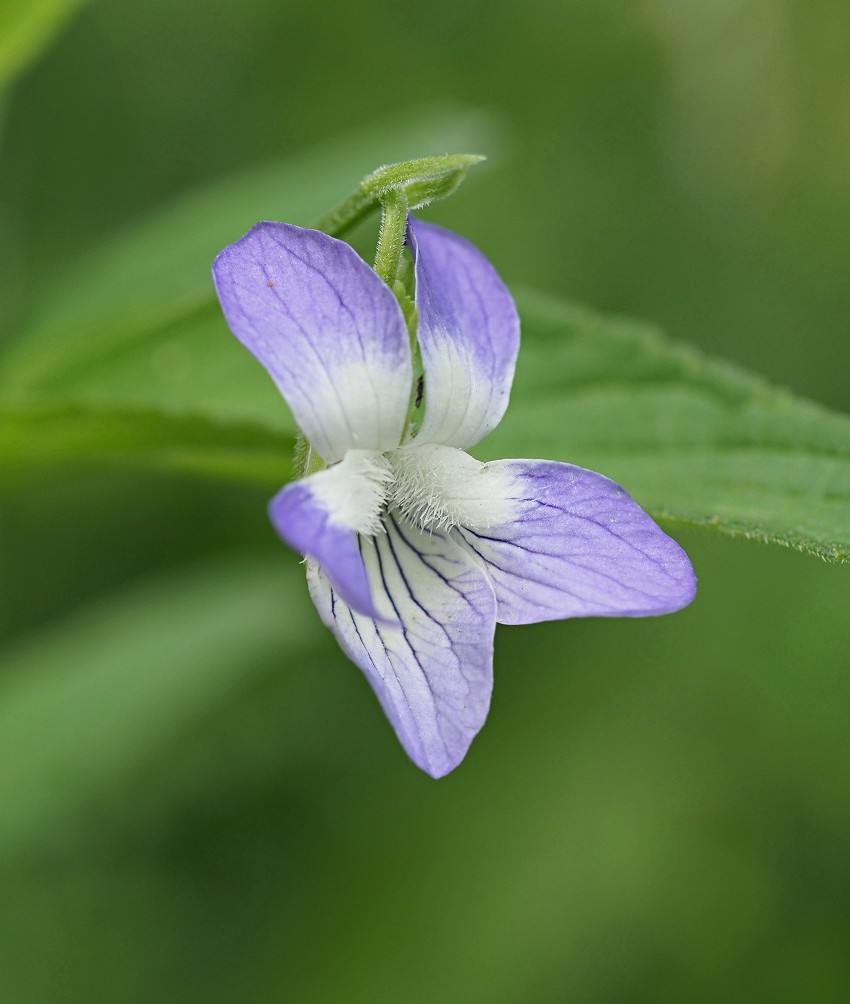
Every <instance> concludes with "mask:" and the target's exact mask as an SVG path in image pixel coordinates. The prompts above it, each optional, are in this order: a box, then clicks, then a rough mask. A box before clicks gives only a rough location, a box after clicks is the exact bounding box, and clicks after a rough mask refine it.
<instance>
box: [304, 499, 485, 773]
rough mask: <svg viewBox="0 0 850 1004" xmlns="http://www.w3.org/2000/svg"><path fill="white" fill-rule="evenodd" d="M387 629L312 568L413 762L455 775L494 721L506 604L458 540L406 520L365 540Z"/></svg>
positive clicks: (334, 624)
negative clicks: (500, 605) (498, 643)
mask: <svg viewBox="0 0 850 1004" xmlns="http://www.w3.org/2000/svg"><path fill="white" fill-rule="evenodd" d="M361 546H362V552H363V558H364V561H365V566H366V573H367V575H368V577H369V582H370V585H371V590H372V596H373V599H374V602H375V605H376V607H377V609H378V612H379V613H380V614H381V616H382V617H383V618H386V620H387V621H390V620H394V621H395V622H396V623H386V622H384V621H381V622H378V621H375V620H374V619H371V618H369V617H364V616H361V615H360V614H357V613H355V612H354V611H353V610H351V608H350V607H349V606H348V605H347V604H346V603H345V602H344V601H343V599H342V597H341V596H340V595H339V594H338V592H337V591H336V590H335V589H334V588H333V585H332V584H331V582H330V581H329V577H328V576H327V574H326V573H325V572H324V571H323V570H322V569H321V568H320V567H319V566H318V565H316V564H315V563H313V562H308V566H307V567H308V582H309V586H310V595H311V597H312V598H313V602H314V603H315V604H316V608H317V609H318V611H319V614H320V615H321V617H322V620H323V621H324V622H325V624H327V626H328V627H329V628H331V630H332V631H333V633H334V635H335V636H336V638H337V641H338V642H339V644H340V646H341V647H342V649H343V651H344V652H345V653H346V655H347V656H348V657H349V658H350V659H351V660H352V661H353V662H354V663H356V665H357V666H359V667H360V669H361V670H362V671H363V673H364V674H365V675H366V678H367V679H368V680H369V683H370V684H371V685H372V687H373V689H374V691H375V693H376V694H377V696H378V699H379V701H380V702H381V705H382V706H383V708H384V711H385V713H386V715H387V717H388V718H389V720H390V723H391V724H392V726H393V728H394V729H395V731H396V734H397V736H398V738H399V740H400V742H401V744H402V746H403V747H404V748H405V750H406V751H407V754H408V755H409V756H410V758H411V759H412V760H413V762H414V763H415V764H416V765H417V766H418V767H420V768H421V769H422V770H424V771H425V772H426V773H427V774H430V775H431V776H432V777H442V776H443V775H444V774H447V773H448V772H449V771H450V770H453V769H454V768H455V767H456V766H457V765H458V764H459V763H460V761H461V760H462V759H463V758H464V756H465V755H466V752H467V750H468V749H469V745H470V743H471V742H472V740H473V738H474V736H475V735H476V733H477V732H478V731H479V729H480V728H481V726H482V725H483V724H484V720H485V719H486V717H487V711H488V709H489V707H490V695H491V692H492V688H493V633H494V630H495V625H496V600H495V597H494V595H493V588H492V586H491V585H490V583H489V582H488V581H487V577H486V576H485V575H484V573H483V572H482V571H481V570H480V569H479V568H478V567H477V565H476V564H475V563H474V562H473V561H472V559H471V558H470V557H469V556H468V555H467V554H466V553H465V552H464V551H463V550H462V549H461V548H460V547H459V546H458V545H457V544H455V543H454V542H453V541H451V540H449V539H448V538H447V537H446V536H444V535H443V534H440V533H436V532H435V533H423V532H422V531H421V530H418V529H416V528H414V527H413V526H411V525H410V524H409V523H408V522H407V521H406V520H404V519H403V518H402V517H400V516H398V514H392V513H391V514H390V515H389V517H388V518H387V532H386V534H379V535H378V536H376V537H374V538H369V539H363V538H361Z"/></svg>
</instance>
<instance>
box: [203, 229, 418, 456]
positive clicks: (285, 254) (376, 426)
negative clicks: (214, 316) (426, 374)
mask: <svg viewBox="0 0 850 1004" xmlns="http://www.w3.org/2000/svg"><path fill="white" fill-rule="evenodd" d="M213 279H214V281H215V287H216V291H217V292H218V296H219V299H220V301H221V307H222V310H223V311H224V316H225V317H226V319H227V323H228V324H229V325H230V329H231V331H232V332H233V333H234V334H235V335H236V337H237V338H238V339H239V341H241V342H242V344H243V345H245V347H246V348H248V349H249V350H250V351H251V352H252V353H253V354H254V355H255V356H256V358H257V359H258V360H259V361H260V362H261V363H262V364H263V366H265V368H266V370H267V371H268V372H269V374H270V376H271V377H272V379H273V380H274V381H275V383H276V384H277V386H278V388H279V389H280V392H281V394H283V396H284V397H285V398H286V401H287V403H288V404H289V407H290V408H291V409H292V412H293V414H294V416H295V419H296V421H297V422H298V424H299V425H300V427H301V428H302V429H303V431H304V434H305V435H306V436H307V438H308V439H309V440H310V443H311V444H312V445H313V447H314V448H315V450H316V452H317V453H318V454H319V455H320V456H321V457H322V458H323V459H324V460H325V461H327V462H328V463H332V462H334V461H336V460H339V459H340V458H341V457H342V456H343V455H344V453H345V452H346V450H348V449H350V448H352V447H361V448H364V449H375V450H390V449H392V448H393V447H395V446H398V444H399V440H400V438H401V434H402V431H403V426H404V420H405V415H406V413H407V405H408V401H409V398H410V389H411V381H412V370H411V361H410V344H409V339H408V335H407V329H406V327H405V323H404V318H403V316H402V313H401V310H400V308H399V306H398V303H397V302H396V299H395V297H394V296H393V294H392V292H391V291H390V290H389V289H388V288H387V286H386V285H385V284H384V283H383V282H382V281H381V279H379V278H378V276H377V275H376V274H375V273H374V272H373V271H372V269H370V268H369V266H368V265H367V264H366V262H364V261H363V259H362V258H360V257H359V256H358V255H357V253H356V252H355V251H354V250H353V249H352V248H351V247H349V246H348V245H347V244H345V243H343V242H342V241H338V240H335V239H334V238H332V237H328V235H327V234H323V233H320V232H319V231H317V230H304V229H302V228H301V227H295V226H291V225H290V224H288V223H258V224H257V225H256V226H255V227H252V229H251V230H249V231H248V233H247V234H245V236H244V237H242V238H240V240H238V241H236V243H235V244H230V245H229V246H228V247H226V248H225V249H224V250H223V251H222V252H221V253H220V254H219V255H218V257H217V258H216V260H215V262H214V263H213Z"/></svg>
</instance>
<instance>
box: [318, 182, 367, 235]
mask: <svg viewBox="0 0 850 1004" xmlns="http://www.w3.org/2000/svg"><path fill="white" fill-rule="evenodd" d="M377 207H378V198H377V196H376V195H375V194H374V193H372V192H367V191H366V190H365V189H364V188H363V187H362V186H361V187H360V188H358V189H357V191H356V192H353V193H352V194H351V195H349V197H348V198H347V199H345V200H343V201H342V202H340V204H339V205H338V206H336V207H335V208H334V209H332V210H331V211H330V212H328V213H325V215H324V216H321V217H319V219H318V220H316V222H315V223H313V229H314V230H321V231H323V232H324V233H326V234H328V235H329V236H330V237H342V235H343V234H345V233H347V232H348V231H349V230H350V229H351V228H352V227H354V226H356V225H357V224H358V223H359V222H360V221H361V220H364V219H366V217H367V216H368V215H369V213H371V212H372V210H373V209H376V208H377Z"/></svg>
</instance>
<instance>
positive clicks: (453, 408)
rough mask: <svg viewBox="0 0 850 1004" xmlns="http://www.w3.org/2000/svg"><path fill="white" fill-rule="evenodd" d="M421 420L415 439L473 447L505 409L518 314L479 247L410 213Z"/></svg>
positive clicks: (510, 378) (516, 342) (511, 380)
mask: <svg viewBox="0 0 850 1004" xmlns="http://www.w3.org/2000/svg"><path fill="white" fill-rule="evenodd" d="M408 243H409V245H410V249H411V252H412V254H413V260H414V264H415V267H416V309H417V311H418V313H419V346H420V349H421V352H422V365H423V370H424V373H425V417H424V419H423V421H422V425H421V428H420V430H419V434H418V437H417V442H422V443H442V444H444V445H446V446H457V447H460V448H461V449H466V448H467V447H470V446H474V445H475V443H477V442H479V440H481V439H483V438H484V436H486V435H487V433H488V432H490V430H491V429H494V428H495V427H496V426H497V425H498V424H499V421H500V420H501V418H502V415H504V413H505V408H507V406H508V397H509V396H510V391H511V383H512V382H513V378H514V367H515V365H516V356H517V351H518V350H519V317H518V315H517V312H516V307H515V306H514V302H513V300H512V298H511V295H510V293H509V292H508V290H507V287H506V286H505V284H504V283H503V282H502V280H501V279H500V278H499V276H498V275H497V273H496V270H495V269H494V268H493V266H492V265H491V264H490V262H488V261H487V259H486V258H485V257H484V255H483V254H481V252H480V251H479V250H478V249H477V248H475V247H473V246H472V244H470V243H469V242H468V241H465V240H464V239H463V238H462V237H458V236H457V234H453V233H451V232H450V231H448V230H443V229H441V228H440V227H435V226H434V225H433V224H430V223H422V222H421V221H420V220H415V219H413V218H412V217H411V218H410V220H409V224H408Z"/></svg>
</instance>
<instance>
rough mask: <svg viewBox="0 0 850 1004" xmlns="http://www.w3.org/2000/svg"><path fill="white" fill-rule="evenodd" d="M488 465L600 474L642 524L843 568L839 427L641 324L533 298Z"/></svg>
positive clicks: (843, 435)
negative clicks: (737, 539) (790, 552)
mask: <svg viewBox="0 0 850 1004" xmlns="http://www.w3.org/2000/svg"><path fill="white" fill-rule="evenodd" d="M520 306H521V313H522V316H523V349H522V351H521V353H520V360H519V368H518V372H517V378H516V382H515V385H514V392H513V396H512V403H511V407H510V408H509V409H508V412H507V415H506V416H505V418H504V420H503V422H502V424H501V425H500V426H499V428H498V429H496V431H495V432H494V433H493V434H492V436H491V437H489V438H488V439H487V441H486V443H485V444H484V447H485V451H484V452H485V453H486V456H487V457H488V458H493V457H498V456H529V457H531V456H535V457H551V458H553V459H557V460H564V461H569V462H570V463H574V464H579V465H581V466H584V467H589V468H592V469H594V470H598V471H601V472H602V473H604V474H606V475H608V476H609V477H611V478H613V479H614V480H616V481H619V482H621V483H622V484H623V485H624V487H626V488H627V490H628V491H629V492H630V493H631V494H632V495H633V496H634V497H635V498H636V499H637V500H638V501H639V502H640V503H641V504H642V505H643V506H645V507H646V508H647V509H648V510H649V511H650V512H652V513H653V515H655V516H657V517H659V518H662V519H665V520H668V521H671V522H678V523H683V524H689V525H696V526H705V527H713V528H715V529H717V530H720V531H722V532H723V533H726V534H731V535H733V536H743V537H748V538H753V539H757V540H763V541H769V542H772V543H778V544H784V545H786V546H789V547H793V548H797V549H798V550H800V551H805V552H808V553H810V554H815V555H817V556H819V557H821V558H825V559H828V560H833V561H847V560H848V559H850V418H848V417H847V416H845V415H839V414H835V413H832V412H829V411H827V410H826V409H825V408H822V407H819V406H818V405H816V404H814V403H812V402H810V401H805V400H801V399H799V398H796V397H794V396H793V395H792V394H790V393H789V392H788V391H785V390H781V389H778V388H775V387H772V386H770V385H769V384H768V383H767V382H765V381H764V380H762V379H760V378H758V377H756V376H753V375H751V374H749V373H746V372H745V371H743V370H741V369H739V368H737V367H735V366H732V365H730V364H728V363H724V362H719V361H716V360H712V359H708V358H706V357H705V356H703V355H702V354H701V353H699V352H697V351H695V350H693V349H691V348H688V347H683V346H679V345H675V344H673V343H671V342H670V341H669V340H667V339H666V338H664V337H663V336H662V335H660V334H659V333H658V332H657V331H655V330H654V329H652V328H650V327H648V326H647V325H644V324H639V323H636V322H632V321H623V320H618V319H613V318H606V317H602V316H600V315H598V314H594V313H592V312H591V311H588V310H583V309H579V308H574V307H569V306H568V305H565V304H562V303H559V302H557V301H554V300H551V299H549V298H545V297H542V296H539V295H534V294H530V295H527V296H524V297H522V298H521V300H520Z"/></svg>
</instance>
